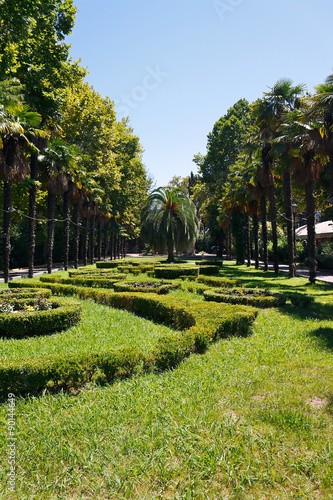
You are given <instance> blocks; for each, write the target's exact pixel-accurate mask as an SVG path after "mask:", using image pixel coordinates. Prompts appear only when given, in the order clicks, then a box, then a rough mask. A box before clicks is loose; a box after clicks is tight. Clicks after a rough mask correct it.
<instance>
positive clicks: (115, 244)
mask: <svg viewBox="0 0 333 500" xmlns="http://www.w3.org/2000/svg"><path fill="white" fill-rule="evenodd" d="M113 259H114V260H116V259H117V236H116V233H113Z"/></svg>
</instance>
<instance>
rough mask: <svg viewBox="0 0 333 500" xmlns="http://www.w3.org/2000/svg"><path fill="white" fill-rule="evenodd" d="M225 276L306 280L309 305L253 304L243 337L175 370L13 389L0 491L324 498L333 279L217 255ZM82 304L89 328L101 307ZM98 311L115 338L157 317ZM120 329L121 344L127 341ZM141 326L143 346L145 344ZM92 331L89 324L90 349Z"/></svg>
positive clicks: (327, 491)
mask: <svg viewBox="0 0 333 500" xmlns="http://www.w3.org/2000/svg"><path fill="white" fill-rule="evenodd" d="M222 274H223V276H227V277H230V278H232V277H237V278H239V279H241V280H242V281H243V282H244V283H245V284H246V285H247V286H251V287H252V286H258V287H260V288H266V287H267V288H272V289H280V290H284V291H291V290H293V291H295V290H296V289H297V291H306V293H310V294H313V295H314V296H315V298H316V301H315V304H314V306H313V307H312V308H311V310H304V309H301V308H295V307H293V306H285V307H283V308H279V309H268V310H262V311H260V312H259V315H258V317H257V320H256V324H255V325H254V330H253V334H252V335H251V336H250V337H247V338H230V339H229V340H221V341H220V342H217V343H216V344H214V345H212V346H211V347H210V348H209V349H208V350H207V352H206V353H205V354H204V355H193V356H191V357H190V358H188V359H186V360H185V361H184V362H183V363H182V364H181V365H180V366H179V367H178V368H177V369H175V370H173V371H168V372H164V373H162V374H149V375H145V376H139V377H135V378H132V379H129V380H124V381H119V382H116V383H114V384H113V385H110V386H106V387H98V386H90V387H87V388H86V389H84V390H82V391H81V392H79V393H78V394H77V395H76V396H73V395H71V394H68V393H60V394H57V395H51V394H44V395H43V396H42V397H39V398H31V399H21V398H18V399H17V406H16V419H17V420H16V423H17V425H16V437H17V445H16V446H17V491H16V493H15V495H16V496H13V494H11V493H8V491H7V489H6V481H7V480H6V473H7V470H6V467H7V465H6V453H7V452H6V444H7V443H6V440H7V429H6V418H7V416H6V415H7V414H6V412H7V405H6V404H3V405H1V407H0V419H1V421H2V422H3V425H1V426H0V439H1V444H0V446H1V448H2V450H1V461H2V465H3V467H1V469H0V484H1V487H0V498H18V499H20V500H23V499H24V500H30V499H31V500H32V499H33V500H39V499H45V498H48V499H51V500H52V499H108V498H112V499H119V500H120V499H125V498H129V499H138V500H139V499H140V500H141V499H147V500H153V499H161V500H162V499H163V500H164V499H184V500H185V499H209V500H214V499H223V500H224V499H228V500H236V499H237V500H243V499H244V500H261V499H265V500H266V499H274V500H289V499H295V500H296V499H297V500H301V499H302V500H312V499H323V500H328V499H331V498H332V497H333V482H332V477H333V450H332V436H333V351H332V349H333V342H332V338H333V321H332V319H331V318H332V305H331V304H332V303H333V302H332V299H333V289H332V288H331V287H329V286H327V285H324V284H317V285H315V286H308V285H307V280H305V279H302V278H295V279H291V280H290V279H287V278H285V277H284V276H280V277H277V278H275V277H274V275H272V273H264V272H261V271H255V270H253V269H250V270H248V269H247V268H246V267H243V266H242V267H236V266H232V265H228V264H227V265H225V266H224V268H223V271H222ZM171 294H172V295H176V296H177V295H178V296H181V297H185V296H187V297H189V298H191V297H193V295H191V294H189V293H188V292H186V291H183V290H178V291H175V292H171ZM186 294H187V295H186ZM85 307H87V311H89V310H90V309H89V308H90V307H96V308H97V309H96V310H95V311H96V312H95V313H94V315H93V319H92V323H91V324H90V326H89V324H88V323H87V322H88V321H89V313H87V314H88V316H87V317H86V319H85V320H84V322H83V324H85V325H86V326H85V327H84V328H87V335H88V337H89V332H90V333H91V331H92V330H95V329H96V325H97V323H94V322H95V321H96V322H97V321H100V323H98V324H103V320H104V317H105V318H106V308H104V306H97V305H95V304H92V303H90V302H89V303H87V304H86V305H85ZM102 311H103V313H102ZM107 311H108V312H109V313H110V315H111V316H112V314H117V316H113V320H112V321H114V322H121V321H124V322H123V323H122V326H121V327H120V332H122V335H121V337H123V334H124V333H125V332H126V335H127V331H129V330H131V331H133V332H134V330H132V329H133V328H135V325H136V324H138V322H141V321H142V322H143V323H142V324H146V323H148V324H150V325H151V328H152V329H154V328H155V327H156V332H157V333H156V335H158V332H159V331H160V329H161V328H164V327H161V326H160V325H159V326H156V325H152V324H151V323H149V322H147V321H145V320H141V319H139V318H135V319H134V320H133V316H131V315H129V314H128V313H125V312H124V311H113V310H107ZM120 313H121V314H120ZM102 314H103V316H102ZM118 314H119V316H118ZM127 316H129V317H130V319H127ZM101 317H102V319H100V318H101ZM125 317H126V318H125ZM131 320H132V321H131ZM112 321H111V324H114V323H112ZM92 325H94V326H92ZM82 328H83V327H82ZM114 328H115V326H114ZM124 328H125V329H126V330H124ZM140 328H142V327H141V326H140V327H139V328H138V330H135V332H136V333H135V335H136V336H137V335H138V336H140V331H141V330H140ZM71 330H74V329H71ZM98 332H99V330H98ZM95 333H97V332H95ZM60 335H63V336H64V335H65V334H60ZM103 335H104V334H103ZM126 335H125V337H124V338H122V339H121V340H120V342H123V341H124V342H127V341H128V342H130V341H131V340H130V335H129V338H128V340H126V338H127V337H126ZM149 335H151V337H150V336H149ZM149 335H148V339H147V340H146V341H147V342H148V344H149V342H150V341H152V342H154V341H155V340H154V335H155V333H150V334H149ZM101 336H102V335H101ZM145 336H146V335H145V334H143V335H142V336H141V337H140V339H141V340H140V346H141V342H142V340H143V338H144V337H145ZM52 337H53V336H52ZM54 337H56V336H54ZM59 337H60V336H59ZM83 338H85V337H82V339H83ZM117 338H118V337H117V336H116V335H115V337H114V339H113V340H112V339H111V337H110V342H113V341H117ZM138 338H139V337H138ZM73 341H75V335H74V336H73ZM118 341H119V339H118ZM94 342H98V335H97V336H95V340H94V341H93V342H92V343H91V344H90V347H87V348H91V346H92V345H93V343H94ZM60 344H61V342H60V343H59V344H58V346H60ZM148 344H147V347H149V346H148ZM68 345H69V344H68ZM96 348H99V347H98V346H97V345H96ZM20 355H22V354H20Z"/></svg>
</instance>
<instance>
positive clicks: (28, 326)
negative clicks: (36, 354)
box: [0, 298, 82, 338]
mask: <svg viewBox="0 0 333 500" xmlns="http://www.w3.org/2000/svg"><path fill="white" fill-rule="evenodd" d="M48 300H49V301H50V302H51V304H52V309H49V310H46V311H25V310H18V311H17V312H15V313H13V312H8V313H7V312H6V313H0V335H1V336H3V337H6V338H8V337H13V338H22V337H27V336H31V335H49V334H50V333H54V332H59V331H61V330H66V329H67V328H70V327H71V326H73V325H76V324H77V323H78V322H79V321H80V319H81V310H82V307H81V305H80V303H78V302H75V301H72V300H71V301H69V300H68V299H65V298H56V299H54V298H52V299H48ZM13 304H14V307H15V308H16V310H17V309H19V306H20V307H21V308H22V307H23V305H24V304H26V305H33V304H34V299H18V300H17V301H15V302H14V303H13Z"/></svg>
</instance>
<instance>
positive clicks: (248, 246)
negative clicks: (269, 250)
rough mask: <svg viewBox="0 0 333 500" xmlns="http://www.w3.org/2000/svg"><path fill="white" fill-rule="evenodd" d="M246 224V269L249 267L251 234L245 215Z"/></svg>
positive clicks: (247, 217) (248, 221)
mask: <svg viewBox="0 0 333 500" xmlns="http://www.w3.org/2000/svg"><path fill="white" fill-rule="evenodd" d="M245 224H246V253H247V267H250V266H251V232H250V218H249V216H248V215H247V214H246V216H245Z"/></svg>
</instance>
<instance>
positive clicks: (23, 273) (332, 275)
mask: <svg viewBox="0 0 333 500" xmlns="http://www.w3.org/2000/svg"><path fill="white" fill-rule="evenodd" d="M127 257H139V255H138V254H128V255H127ZM211 257H214V256H211ZM251 263H252V264H254V261H251ZM82 265H83V264H82V263H80V264H79V266H82ZM263 265H264V264H263V262H259V266H260V268H263ZM68 268H69V269H73V268H74V265H73V263H70V264H69V266H68ZM63 269H64V267H63V264H61V263H60V264H54V267H53V270H52V272H55V271H62V270H63ZM268 269H269V271H272V270H273V263H272V262H269V264H268ZM279 270H280V272H282V273H288V272H289V268H288V264H279ZM46 272H47V268H46V266H36V267H35V272H34V276H35V277H36V276H40V275H42V274H45V273H46ZM296 276H301V277H304V278H309V269H308V268H307V267H305V266H297V267H296ZM27 277H28V269H27V268H23V269H12V270H11V271H10V275H9V279H10V281H11V280H17V279H21V278H27ZM317 280H318V281H323V282H324V283H330V284H333V271H331V270H325V269H318V270H317ZM3 281H4V279H3V274H2V273H1V274H0V283H3Z"/></svg>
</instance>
